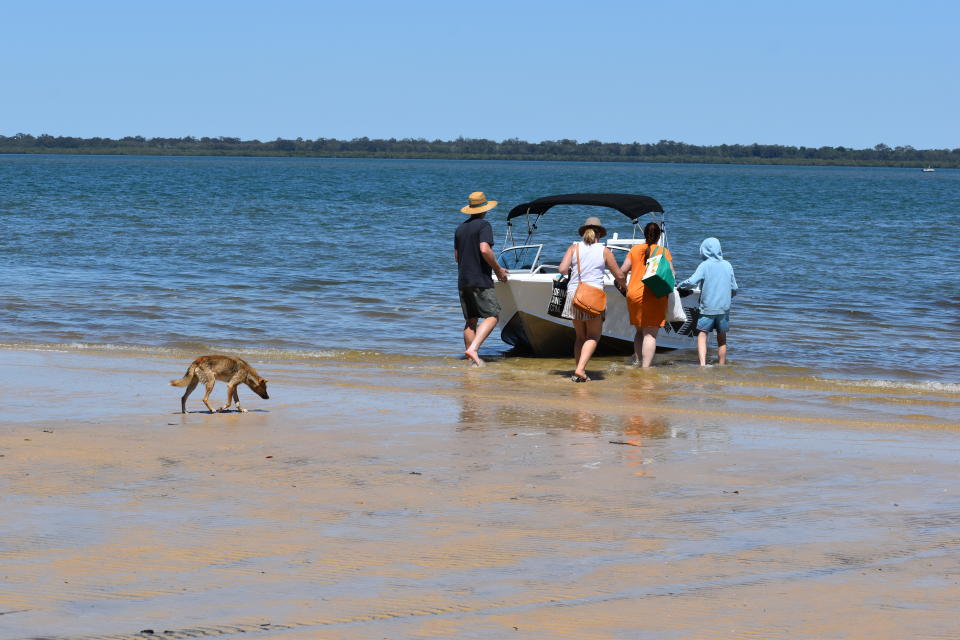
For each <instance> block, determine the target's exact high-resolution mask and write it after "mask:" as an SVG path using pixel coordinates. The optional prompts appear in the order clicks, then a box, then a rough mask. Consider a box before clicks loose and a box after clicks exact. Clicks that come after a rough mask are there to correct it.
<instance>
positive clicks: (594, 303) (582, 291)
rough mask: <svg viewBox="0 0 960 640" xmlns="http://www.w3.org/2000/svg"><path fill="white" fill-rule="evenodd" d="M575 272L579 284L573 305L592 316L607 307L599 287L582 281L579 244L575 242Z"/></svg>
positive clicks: (605, 299)
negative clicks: (578, 277) (578, 278)
mask: <svg viewBox="0 0 960 640" xmlns="http://www.w3.org/2000/svg"><path fill="white" fill-rule="evenodd" d="M577 274H578V275H579V276H580V285H579V286H578V287H577V292H576V293H575V294H574V296H573V306H575V307H576V308H577V309H579V310H580V311H583V312H584V313H588V314H590V315H592V316H598V315H600V314H601V313H603V310H604V309H606V308H607V294H606V293H604V291H603V289H602V288H600V287H595V286H593V285H592V284H587V283H586V282H584V281H583V269H581V268H580V244H579V243H577Z"/></svg>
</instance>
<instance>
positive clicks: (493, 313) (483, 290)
mask: <svg viewBox="0 0 960 640" xmlns="http://www.w3.org/2000/svg"><path fill="white" fill-rule="evenodd" d="M460 308H461V309H462V310H463V319H464V320H469V319H470V318H497V317H499V316H500V301H499V300H497V294H496V292H495V291H494V290H493V287H463V288H461V289H460Z"/></svg>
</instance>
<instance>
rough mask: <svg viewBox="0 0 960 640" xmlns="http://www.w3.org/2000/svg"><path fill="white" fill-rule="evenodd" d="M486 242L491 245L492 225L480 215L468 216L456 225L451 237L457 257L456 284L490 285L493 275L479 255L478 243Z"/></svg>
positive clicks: (471, 285)
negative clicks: (458, 275)
mask: <svg viewBox="0 0 960 640" xmlns="http://www.w3.org/2000/svg"><path fill="white" fill-rule="evenodd" d="M481 242H486V243H487V244H489V245H490V246H491V247H493V227H491V226H490V223H489V222H487V221H486V220H484V219H483V218H482V217H480V216H470V217H469V218H468V219H467V220H464V221H463V222H461V223H460V225H459V226H458V227H457V231H456V233H455V234H454V237H453V247H454V248H455V249H456V250H457V257H458V258H459V261H458V265H459V269H458V271H459V273H460V277H459V279H458V282H457V284H458V286H459V287H461V288H463V287H492V286H493V277H492V276H491V273H492V269H490V265H488V264H487V262H486V261H485V260H484V259H483V256H482V255H480V243H481Z"/></svg>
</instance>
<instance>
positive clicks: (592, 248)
mask: <svg viewBox="0 0 960 640" xmlns="http://www.w3.org/2000/svg"><path fill="white" fill-rule="evenodd" d="M576 246H579V247H580V267H582V268H583V276H582V277H581V275H580V269H578V268H577V250H576V249H574V250H573V256H572V257H571V258H570V282H569V284H568V285H567V286H568V287H569V288H571V289H573V288H574V287H576V286H577V285H578V284H580V282H581V280H582V281H583V282H586V283H587V284H592V285H594V286H596V287H602V286H603V272H604V267H605V264H606V262H605V261H604V259H603V250H604V248H605V247H604V246H603V245H602V244H600V243H599V242H594V243H593V244H584V242H583V241H580V242H578V243H577V245H576Z"/></svg>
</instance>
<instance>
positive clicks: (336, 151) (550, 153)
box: [0, 133, 960, 167]
mask: <svg viewBox="0 0 960 640" xmlns="http://www.w3.org/2000/svg"><path fill="white" fill-rule="evenodd" d="M0 153H72V154H120V155H191V156H285V157H325V158H331V157H333V158H338V157H339V158H451V159H466V160H587V161H597V162H700V163H720V164H724V163H736V164H822V165H854V166H868V165H869V166H888V167H920V166H927V165H931V166H934V167H960V149H914V148H913V147H911V146H905V147H889V146H887V145H885V144H878V145H876V146H875V147H873V148H871V149H850V148H847V147H790V146H784V145H779V144H721V145H709V146H700V145H694V144H686V143H684V142H674V141H673V140H661V141H660V142H655V143H643V142H599V141H597V140H590V141H588V142H577V141H576V140H544V141H543V142H526V141H524V140H518V139H516V138H510V139H507V140H503V141H501V142H497V141H495V140H485V139H482V138H457V139H456V140H425V139H423V138H402V139H396V138H389V139H386V140H381V139H370V138H354V139H352V140H337V139H334V138H318V139H316V140H304V139H303V138H297V139H296V140H286V139H282V138H277V139H276V140H271V141H269V142H261V141H260V140H241V139H240V138H229V137H218V138H194V137H192V136H187V137H185V138H144V137H143V136H127V137H125V138H120V139H119V140H114V139H112V138H73V137H69V136H56V137H54V136H50V135H46V134H43V135H39V136H33V135H30V134H26V133H18V134H16V135H13V136H9V137H8V136H0Z"/></svg>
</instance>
